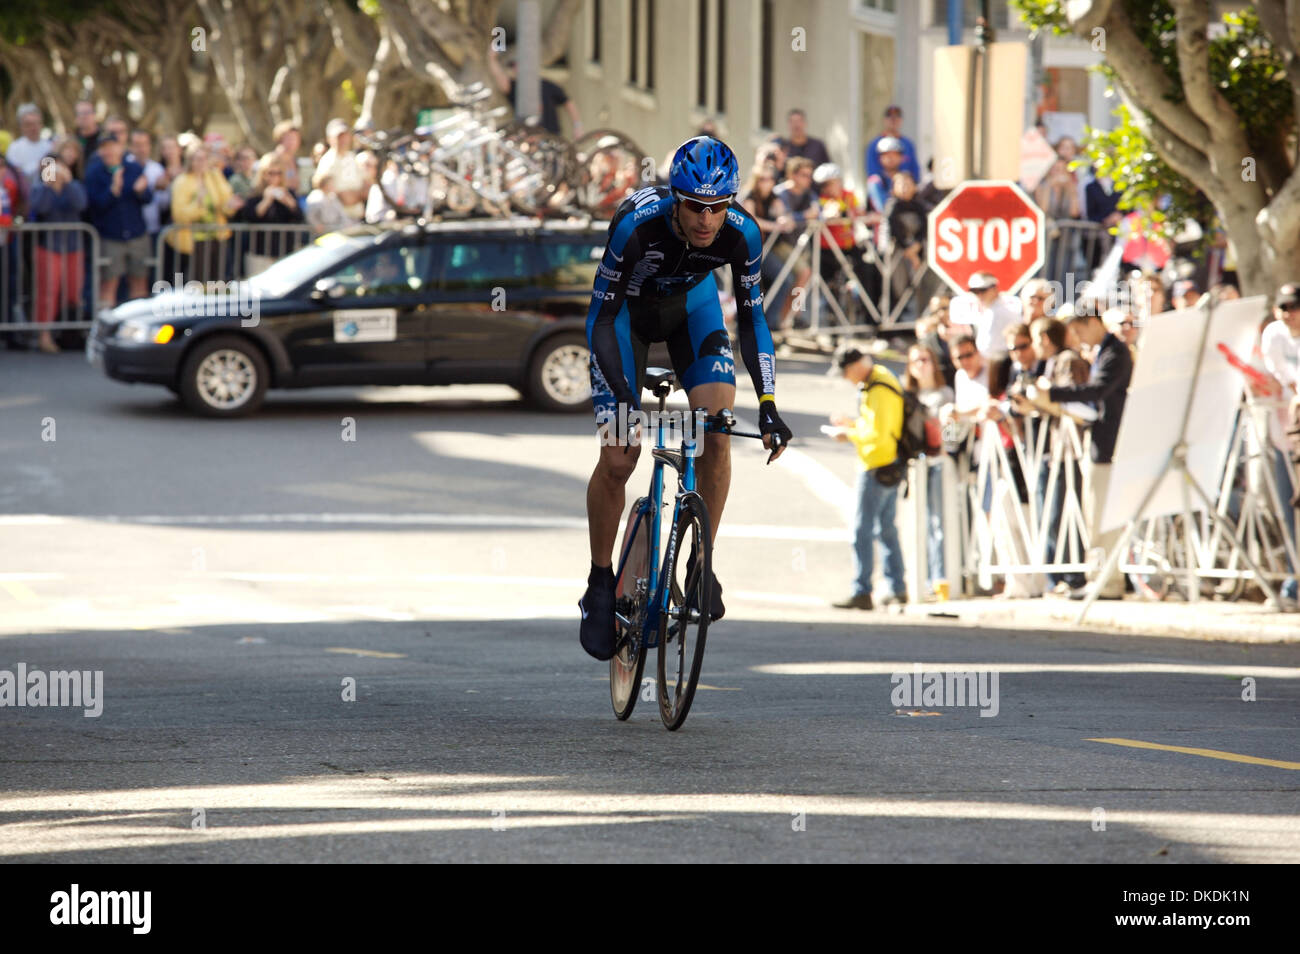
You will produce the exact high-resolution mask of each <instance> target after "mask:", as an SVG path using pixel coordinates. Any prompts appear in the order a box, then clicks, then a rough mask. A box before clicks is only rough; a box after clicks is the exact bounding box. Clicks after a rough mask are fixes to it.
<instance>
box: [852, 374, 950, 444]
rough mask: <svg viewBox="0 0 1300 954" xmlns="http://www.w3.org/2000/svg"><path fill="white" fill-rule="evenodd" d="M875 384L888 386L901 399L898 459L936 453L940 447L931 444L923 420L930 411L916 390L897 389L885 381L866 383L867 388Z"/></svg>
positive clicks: (927, 416) (924, 420)
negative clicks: (901, 423)
mask: <svg viewBox="0 0 1300 954" xmlns="http://www.w3.org/2000/svg"><path fill="white" fill-rule="evenodd" d="M877 385H879V386H882V387H887V388H889V390H891V391H893V392H894V393H895V394H897V395H899V396H900V397H902V399H903V430H902V431H901V432H900V433H899V435H898V459H899V460H902V461H908V460H911V459H912V458H914V457H920V456H922V455H923V454H926V455H930V456H934V455H935V454H936V453H938V452H939V449H940V448H939V447H936V446H933V445H932V444H931V442H930V437H929V433H928V431H927V429H926V423H925V422H926V420H927V419H928V418H929V416H930V413H929V411H927V410H926V408H925V405H924V404H922V403H921V399H920V398H919V397H917V396H916V392H914V391H899V390H897V389H896V388H894V387H893V385H891V384H889V383H887V382H885V381H872V382H871V383H870V384H868V385H867V390H870V389H871V388H874V387H876V386H877Z"/></svg>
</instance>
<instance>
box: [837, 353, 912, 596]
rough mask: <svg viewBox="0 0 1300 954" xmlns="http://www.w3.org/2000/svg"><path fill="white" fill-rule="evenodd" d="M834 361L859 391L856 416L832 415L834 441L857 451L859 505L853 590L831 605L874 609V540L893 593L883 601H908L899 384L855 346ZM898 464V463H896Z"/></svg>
mask: <svg viewBox="0 0 1300 954" xmlns="http://www.w3.org/2000/svg"><path fill="white" fill-rule="evenodd" d="M835 360H836V365H837V366H838V367H839V370H840V374H842V375H843V376H844V379H845V380H846V381H852V382H853V383H854V384H856V385H858V387H859V388H861V390H862V405H861V409H860V410H859V411H858V416H857V418H856V419H854V418H848V417H842V416H832V417H831V424H833V425H835V427H836V430H835V431H834V432H833V433H834V435H835V438H836V440H841V441H847V442H849V443H851V444H852V445H853V446H854V448H855V449H856V450H857V452H858V464H859V465H860V466H861V467H862V472H861V473H860V474H858V506H857V514H856V517H855V520H854V523H855V525H854V531H853V573H854V577H853V592H852V594H851V595H849V596H848V597H847V598H846V599H843V600H840V601H839V602H837V603H835V604H833V605H835V606H837V607H839V608H841V609H862V610H869V609H873V608H874V607H873V604H872V601H871V572H872V567H873V561H874V556H875V554H874V546H873V542H874V541H879V543H880V549H881V551H882V555H883V556H884V561H885V565H884V570H885V579H886V581H887V582H888V583H889V586H890V589H891V591H892V592H891V593H890V595H889V596H888V597H886V598H885V599H884V600H883V601H882V602H883V604H884V605H886V606H888V605H891V604H900V605H901V604H903V603H906V602H907V588H906V585H905V583H904V580H903V551H902V548H901V547H900V545H899V541H898V528H897V527H896V526H895V514H896V511H897V506H898V488H899V484H900V472H901V467H891V466H890V465H891V464H894V463H895V462H896V461H897V460H898V439H899V438H900V437H901V436H902V433H903V388H902V385H900V384H899V383H898V378H896V377H894V375H893V374H892V373H890V371H889V369H888V368H885V367H882V366H880V365H878V364H876V363H875V361H874V360H872V357H871V355H869V354H866V353H865V352H863V351H861V350H860V349H858V348H852V347H850V348H846V349H845V350H843V351H841V352H840V353H839V354H838V355H836V359H835ZM899 463H900V464H901V462H899Z"/></svg>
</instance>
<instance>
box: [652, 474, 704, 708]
mask: <svg viewBox="0 0 1300 954" xmlns="http://www.w3.org/2000/svg"><path fill="white" fill-rule="evenodd" d="M692 558H693V559H692ZM712 570H713V541H712V539H711V538H710V534H709V511H708V508H707V507H706V506H705V505H704V500H703V498H701V497H700V496H699V495H698V494H694V493H691V494H687V495H685V496H684V497H683V498H682V507H681V511H680V513H679V514H678V517H677V525H676V527H674V532H673V545H672V547H671V550H670V552H669V553H668V556H667V558H666V559H665V560H664V579H663V581H662V583H661V584H660V585H661V588H666V589H667V591H668V606H667V608H666V609H665V610H664V611H663V612H662V613H661V614H660V617H659V716H660V718H662V719H663V722H664V725H665V726H666V727H667V728H668V730H669V731H675V730H676V729H679V728H680V727H681V725H682V723H683V722H685V721H686V714H687V713H688V712H690V711H691V702H692V700H694V698H695V687H696V684H697V683H698V682H699V680H700V665H701V664H702V663H703V661H704V638H705V635H706V634H707V633H708V629H709V609H710V607H709V602H710V598H711V596H712V594H713V586H712V583H711V581H712V579H713V574H712Z"/></svg>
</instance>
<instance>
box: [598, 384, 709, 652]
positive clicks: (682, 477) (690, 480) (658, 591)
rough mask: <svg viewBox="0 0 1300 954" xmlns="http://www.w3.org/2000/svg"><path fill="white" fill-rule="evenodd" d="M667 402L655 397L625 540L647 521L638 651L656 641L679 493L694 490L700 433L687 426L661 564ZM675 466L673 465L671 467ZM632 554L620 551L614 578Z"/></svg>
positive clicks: (665, 598)
mask: <svg viewBox="0 0 1300 954" xmlns="http://www.w3.org/2000/svg"><path fill="white" fill-rule="evenodd" d="M665 403H667V396H666V395H665V396H664V397H661V398H660V399H659V414H658V416H657V417H656V422H655V431H656V433H655V443H654V447H653V448H652V450H651V454H652V456H653V457H654V470H653V472H652V473H651V476H650V493H649V494H648V495H647V496H646V502H645V505H644V506H643V507H642V508H641V510H640V512H638V513H637V515H636V519H635V522H634V523H633V524H632V530H631V532H630V533H629V534H628V539H629V540H635V539H636V532H637V530H638V529H639V528H640V525H641V522H642V521H643V520H646V519H649V521H650V559H649V567H648V568H647V569H648V571H649V581H648V582H647V584H646V591H647V593H648V594H649V595H650V599H649V600H648V601H647V606H646V618H645V622H644V624H643V626H642V629H641V633H640V635H639V643H640V646H641V651H643V652H644V651H646V650H650V649H654V648H655V647H656V646H658V645H659V617H660V614H661V613H664V612H666V611H667V609H668V598H669V590H668V587H667V586H664V585H662V583H663V580H664V579H666V578H667V577H668V576H669V573H668V569H669V568H668V566H667V561H668V554H670V553H672V552H673V550H674V549H675V544H676V542H677V540H676V533H677V518H678V517H679V516H680V515H681V509H682V497H683V496H684V495H685V494H687V493H691V492H693V491H694V490H695V458H696V456H698V453H699V441H700V440H701V439H702V435H701V434H698V433H694V429H693V428H690V429H688V431H689V433H688V432H684V433H683V434H682V449H681V456H682V468H681V470H680V471H679V472H678V475H677V493H676V494H675V495H674V500H673V522H672V527H673V531H672V534H673V535H672V536H670V538H669V540H668V545H667V548H666V549H665V550H664V558H663V565H662V566H661V565H660V560H659V541H660V539H661V537H660V534H661V532H662V530H663V504H664V500H663V497H664V468H665V467H669V466H672V464H671V463H670V458H669V457H668V456H667V455H668V454H670V453H672V452H671V451H669V450H668V447H667V445H666V444H665V442H664V434H665V431H666V428H667V425H666V424H665V423H664V413H663V411H664V405H665ZM711 429H712V428H711V427H710V426H709V424H708V423H706V424H705V425H704V430H705V432H707V431H709V430H711ZM673 469H674V470H676V467H674V468H673ZM631 555H632V548H631V547H629V548H628V551H627V552H626V553H624V554H623V555H622V557H621V559H620V560H619V564H618V570H617V572H616V573H615V574H614V576H615V579H619V578H621V577H622V575H623V568H624V567H625V566H626V565H627V560H628V558H629V557H630V556H631ZM624 622H625V623H626V624H628V625H631V624H632V621H631V620H624Z"/></svg>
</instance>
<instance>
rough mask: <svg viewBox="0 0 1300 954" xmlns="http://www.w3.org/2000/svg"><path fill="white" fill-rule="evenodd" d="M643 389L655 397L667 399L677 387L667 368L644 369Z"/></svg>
mask: <svg viewBox="0 0 1300 954" xmlns="http://www.w3.org/2000/svg"><path fill="white" fill-rule="evenodd" d="M645 387H646V390H647V391H649V392H651V393H652V394H653V395H654V396H655V397H667V396H668V395H670V394H672V393H673V390H674V389H675V388H676V387H677V380H676V379H675V378H674V377H673V373H672V372H671V371H669V370H668V369H667V368H646V369H645Z"/></svg>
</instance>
